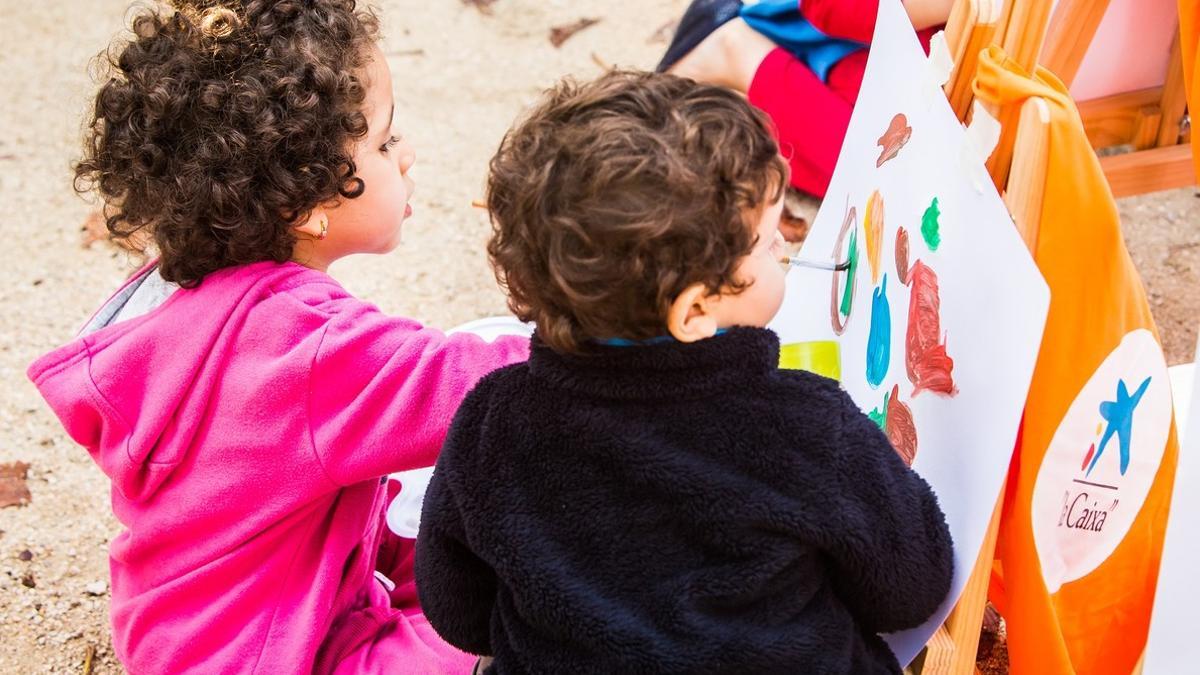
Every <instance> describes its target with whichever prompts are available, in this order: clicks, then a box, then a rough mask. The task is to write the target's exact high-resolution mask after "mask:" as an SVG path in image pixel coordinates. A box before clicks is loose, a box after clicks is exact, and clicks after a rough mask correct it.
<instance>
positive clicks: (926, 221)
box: [921, 197, 942, 251]
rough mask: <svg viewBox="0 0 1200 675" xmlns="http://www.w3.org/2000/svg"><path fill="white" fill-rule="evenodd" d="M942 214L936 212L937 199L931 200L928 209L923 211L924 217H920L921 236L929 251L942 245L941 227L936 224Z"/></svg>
mask: <svg viewBox="0 0 1200 675" xmlns="http://www.w3.org/2000/svg"><path fill="white" fill-rule="evenodd" d="M940 215H942V212H941V211H939V210H938V200H937V197H934V198H933V203H932V204H930V205H929V208H927V209H925V215H924V216H922V217H921V236H922V237H923V238H924V239H925V245H926V246H928V247H929V250H930V251H936V250H938V246H940V245H941V243H942V232H941V228H942V226H941V225H940V224H939V223H938V216H940Z"/></svg>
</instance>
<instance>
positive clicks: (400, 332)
mask: <svg viewBox="0 0 1200 675" xmlns="http://www.w3.org/2000/svg"><path fill="white" fill-rule="evenodd" d="M341 304H342V307H340V308H338V310H339V311H337V313H336V314H335V316H334V317H333V318H332V319H331V320H330V322H329V324H328V325H327V326H326V328H325V334H324V336H323V337H322V339H321V343H320V345H319V346H318V347H317V351H316V355H315V356H314V360H313V365H312V375H311V381H310V386H309V401H308V405H309V417H310V420H311V424H312V435H313V444H314V446H315V447H316V452H317V456H318V458H319V459H320V460H321V463H322V464H323V465H324V467H325V471H326V472H327V473H328V474H329V477H330V478H331V479H333V481H334V482H336V483H339V484H342V485H350V484H353V483H356V482H359V481H363V480H367V479H371V478H379V477H381V476H385V475H387V474H389V473H393V472H396V471H404V470H408V469H414V468H418V467H425V466H433V464H434V463H435V462H436V461H437V455H438V452H439V451H440V449H441V445H442V440H443V439H444V438H445V436H446V431H447V430H448V429H449V427H450V422H451V420H452V419H453V418H454V413H455V412H456V411H457V410H458V406H459V404H460V403H461V402H462V400H463V398H465V397H466V395H467V393H468V392H469V391H470V390H471V388H472V387H474V386H475V383H476V382H477V381H479V379H480V378H482V377H483V376H484V375H487V374H488V373H490V372H492V371H493V370H496V369H497V368H501V367H503V366H506V365H509V364H511V363H516V362H519V361H524V360H525V359H526V358H528V356H529V340H527V339H525V338H501V339H499V340H497V341H496V342H494V343H491V344H488V343H486V342H484V341H483V340H482V339H480V338H479V337H477V336H475V335H468V334H458V335H453V336H446V335H445V334H443V333H442V332H440V331H437V330H434V329H431V328H424V327H422V326H421V325H420V324H418V323H417V322H415V321H411V320H409V319H402V318H397V317H390V316H387V315H385V314H383V313H382V312H380V311H379V310H377V309H375V308H374V307H373V306H371V305H368V304H366V303H362V302H358V301H351V300H347V301H344V303H341Z"/></svg>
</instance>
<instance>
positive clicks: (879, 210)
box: [863, 190, 883, 285]
mask: <svg viewBox="0 0 1200 675" xmlns="http://www.w3.org/2000/svg"><path fill="white" fill-rule="evenodd" d="M863 228H864V229H865V230H866V233H867V262H868V263H870V265H871V284H872V285H874V284H878V283H879V255H880V253H882V252H883V195H881V194H879V190H876V191H874V192H872V193H871V198H870V199H868V200H867V212H866V215H865V216H864V217H863Z"/></svg>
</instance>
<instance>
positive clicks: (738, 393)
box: [416, 328, 951, 675]
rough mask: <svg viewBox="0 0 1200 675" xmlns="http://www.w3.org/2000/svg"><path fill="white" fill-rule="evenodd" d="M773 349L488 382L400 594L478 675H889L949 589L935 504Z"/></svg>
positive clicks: (606, 355) (714, 346)
mask: <svg viewBox="0 0 1200 675" xmlns="http://www.w3.org/2000/svg"><path fill="white" fill-rule="evenodd" d="M778 359H779V343H778V340H777V338H776V337H775V335H774V333H772V332H770V331H768V330H763V329H754V328H737V329H733V330H731V331H729V332H727V333H724V334H722V335H719V336H716V337H713V338H709V339H707V340H702V341H700V342H697V343H692V344H680V343H668V344H658V345H651V346H639V347H596V348H594V349H593V350H592V351H591V353H589V354H587V355H563V354H559V353H556V352H554V351H552V350H551V349H549V348H548V347H546V346H545V345H544V344H542V343H540V342H539V341H538V340H537V339H536V338H535V339H534V343H533V349H532V353H531V356H530V359H529V362H528V363H524V364H520V365H514V366H510V367H508V368H505V369H503V370H500V371H497V372H496V373H493V374H492V375H490V376H488V377H487V378H485V379H484V380H482V381H481V382H480V383H479V385H478V386H477V387H476V389H475V390H474V391H473V392H472V393H471V394H470V395H469V396H468V397H467V399H466V401H465V402H464V403H463V406H462V407H461V408H460V410H459V412H458V415H457V417H456V418H455V421H454V424H453V426H452V428H451V430H450V434H449V436H448V437H447V440H446V444H445V447H444V448H443V450H442V454H441V456H440V458H439V460H438V465H437V469H436V471H435V472H434V476H433V480H432V482H431V483H430V486H429V491H428V492H427V493H426V497H425V504H424V510H423V515H422V519H421V530H420V536H419V537H418V539H417V551H416V578H417V586H418V591H419V593H420V598H421V604H422V605H423V607H424V609H425V613H426V616H427V617H428V618H429V621H430V622H431V623H432V624H433V626H434V628H436V629H437V631H438V633H440V634H441V635H442V636H443V637H444V638H445V639H446V640H447V641H448V642H450V643H451V644H453V645H456V646H458V647H459V648H461V649H463V650H466V651H468V652H472V653H475V654H489V655H492V656H494V657H495V662H494V664H493V666H492V668H491V669H490V670H489V672H491V673H498V674H500V675H508V674H510V673H606V674H607V673H699V672H703V673H801V672H803V673H856V674H858V673H898V672H899V671H900V668H899V664H898V663H897V662H896V658H895V657H894V656H893V655H892V653H891V652H890V650H889V649H888V647H887V645H886V644H885V643H884V642H883V640H882V639H880V638H879V637H878V636H877V633H880V632H889V631H896V630H901V629H905V628H910V627H913V626H916V625H918V624H920V623H921V622H923V621H924V620H925V619H926V618H927V617H928V616H929V615H930V614H932V613H933V611H934V610H935V609H936V608H937V606H938V605H939V604H940V603H941V601H942V600H943V599H944V598H945V596H946V594H947V593H948V591H949V588H950V576H951V547H950V535H949V532H948V530H947V528H946V524H945V519H944V517H943V515H942V512H941V511H940V510H939V508H938V505H937V500H936V498H935V497H934V495H933V493H932V492H931V490H930V489H929V486H928V485H927V484H926V483H925V481H923V480H922V479H921V478H920V477H919V476H917V474H916V473H914V472H913V471H912V470H910V469H909V468H907V467H906V466H905V465H904V463H903V462H902V461H901V460H900V458H899V457H898V456H897V455H896V453H895V451H894V450H893V449H892V447H891V446H890V445H889V444H888V441H887V438H886V437H885V436H884V435H883V433H882V432H881V431H880V430H879V428H878V427H877V426H875V424H874V423H872V422H871V420H870V419H868V418H867V417H866V416H865V415H863V414H862V412H861V411H859V409H858V408H857V407H856V406H855V405H854V403H853V402H852V401H851V400H850V398H849V397H848V396H847V395H846V394H845V393H844V392H843V391H842V390H841V389H840V388H839V387H838V385H837V383H836V382H834V381H832V380H828V379H825V378H822V377H819V376H817V375H813V374H810V373H805V372H793V371H783V370H779V369H777V368H776V364H777V363H778Z"/></svg>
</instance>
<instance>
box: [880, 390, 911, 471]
mask: <svg viewBox="0 0 1200 675" xmlns="http://www.w3.org/2000/svg"><path fill="white" fill-rule="evenodd" d="M885 431H886V433H887V437H888V440H889V441H891V442H892V447H894V448H895V449H896V454H898V455H900V459H902V460H904V463H905V464H907V465H909V466H912V463H913V460H914V459H916V458H917V425H916V423H915V422H914V421H913V414H912V408H909V407H908V404H906V403H903V402H901V401H900V385H898V384H897V385H894V386H892V396H891V398H890V399H889V401H888V407H887V422H886V423H885Z"/></svg>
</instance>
